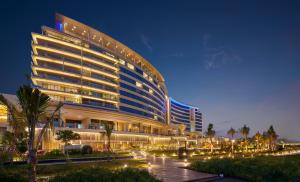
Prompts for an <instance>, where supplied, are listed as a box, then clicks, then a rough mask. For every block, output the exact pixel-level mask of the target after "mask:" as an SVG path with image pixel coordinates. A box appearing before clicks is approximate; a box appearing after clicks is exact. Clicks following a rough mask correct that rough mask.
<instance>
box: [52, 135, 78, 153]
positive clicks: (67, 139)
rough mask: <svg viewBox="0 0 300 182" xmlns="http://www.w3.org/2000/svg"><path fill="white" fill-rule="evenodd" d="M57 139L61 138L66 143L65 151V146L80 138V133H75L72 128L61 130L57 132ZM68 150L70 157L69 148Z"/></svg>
mask: <svg viewBox="0 0 300 182" xmlns="http://www.w3.org/2000/svg"><path fill="white" fill-rule="evenodd" d="M56 136H57V137H56V140H60V141H62V142H63V143H64V152H65V147H66V146H68V145H70V141H71V140H79V139H80V135H79V134H78V133H75V132H73V131H71V130H59V131H57V132H56ZM66 151H67V152H66V153H67V158H68V157H69V153H68V150H66Z"/></svg>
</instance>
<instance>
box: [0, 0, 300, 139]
mask: <svg viewBox="0 0 300 182" xmlns="http://www.w3.org/2000/svg"><path fill="white" fill-rule="evenodd" d="M55 13H60V14H63V15H65V16H68V17H70V18H73V19H75V20H78V21H80V22H82V23H85V24H87V25H89V26H92V27H94V28H96V29H98V30H100V31H102V32H104V33H106V34H108V35H110V36H112V37H113V38H115V39H117V40H119V41H120V42H122V43H124V44H126V45H128V47H130V48H132V49H133V50H135V51H137V52H138V53H140V54H141V55H142V56H143V57H145V58H146V59H147V60H149V61H150V62H151V63H152V64H153V65H154V66H155V67H156V68H157V69H158V70H159V71H160V72H161V73H162V75H163V76H164V78H165V80H166V85H167V88H168V91H169V95H170V96H171V97H173V98H174V99H177V100H179V101H181V102H184V103H188V104H191V105H194V106H197V107H199V108H200V109H201V111H202V113H203V116H204V123H205V124H204V126H205V129H206V126H207V124H208V123H213V124H214V125H215V127H216V130H217V133H218V134H219V135H226V132H227V130H228V129H229V128H230V127H234V128H240V127H241V126H242V125H244V124H247V125H248V126H250V128H251V131H250V132H251V134H253V133H255V132H257V131H258V130H260V131H262V130H267V128H268V127H269V126H270V125H274V128H275V130H276V131H277V133H278V134H279V135H280V138H282V137H284V138H289V139H293V140H300V1H298V3H297V1H263V2H262V1H261V0H259V1H242V0H240V1H230V0H226V1H225V0H224V1H220V0H216V1H211V0H210V1H164V2H162V1H154V0H151V1H150V0H149V1H127V2H125V1H88V0H85V1H48V2H47V1H36V2H34V1H24V2H22V1H15V2H12V1H10V4H5V3H1V7H0V15H1V29H0V32H1V36H0V39H1V70H0V77H1V79H0V92H2V93H10V94H14V93H15V91H16V90H17V88H18V87H19V86H20V85H21V84H23V83H26V79H25V76H24V75H25V74H27V73H30V61H31V58H30V54H31V53H30V51H31V35H30V33H31V32H37V33H41V26H42V25H46V26H50V27H54V25H55V21H54V18H55V17H54V16H55Z"/></svg>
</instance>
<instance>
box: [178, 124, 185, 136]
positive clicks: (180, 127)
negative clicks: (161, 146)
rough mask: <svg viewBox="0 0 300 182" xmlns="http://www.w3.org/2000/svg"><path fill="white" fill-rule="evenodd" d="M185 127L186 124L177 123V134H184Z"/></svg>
mask: <svg viewBox="0 0 300 182" xmlns="http://www.w3.org/2000/svg"><path fill="white" fill-rule="evenodd" d="M185 128H186V126H185V125H184V124H180V125H178V131H179V135H183V134H184V131H185Z"/></svg>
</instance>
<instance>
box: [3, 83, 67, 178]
mask: <svg viewBox="0 0 300 182" xmlns="http://www.w3.org/2000/svg"><path fill="white" fill-rule="evenodd" d="M17 97H18V101H19V106H20V111H18V109H17V108H16V107H15V106H13V105H12V104H9V102H8V100H6V99H5V97H4V96H1V97H0V99H1V102H2V103H3V104H5V105H6V106H7V108H8V110H9V112H10V115H11V117H12V119H21V120H24V121H25V123H26V127H27V129H28V136H27V137H28V138H27V139H28V140H27V146H28V160H27V163H28V164H29V168H28V176H29V181H30V182H34V181H36V163H37V149H38V148H39V146H40V145H41V142H42V138H43V136H44V133H45V132H46V131H47V129H48V128H50V129H53V121H54V118H55V117H56V113H57V112H58V111H59V110H60V108H61V107H62V105H63V104H62V103H59V104H58V105H57V106H56V107H55V109H54V111H53V112H52V113H51V112H49V111H47V109H48V108H49V105H50V97H49V96H48V95H46V94H44V93H41V91H40V90H39V89H36V88H35V89H34V88H31V87H30V86H28V85H23V86H21V87H20V88H19V89H18V91H17ZM48 114H50V115H48ZM37 125H42V126H43V127H42V129H41V130H40V132H39V133H38V135H37V138H36V133H35V131H36V126H37Z"/></svg>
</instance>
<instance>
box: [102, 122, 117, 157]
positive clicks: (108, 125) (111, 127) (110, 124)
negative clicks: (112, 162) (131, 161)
mask: <svg viewBox="0 0 300 182" xmlns="http://www.w3.org/2000/svg"><path fill="white" fill-rule="evenodd" d="M102 123H103V125H104V130H105V131H104V133H102V134H104V136H106V137H107V146H106V147H107V151H109V152H111V148H110V137H111V134H112V132H113V130H114V126H115V123H114V122H113V121H102Z"/></svg>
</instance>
